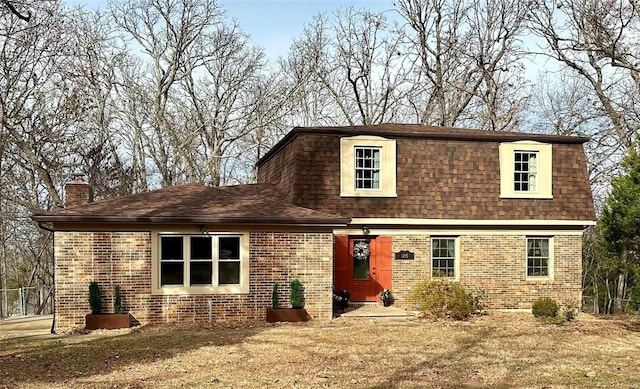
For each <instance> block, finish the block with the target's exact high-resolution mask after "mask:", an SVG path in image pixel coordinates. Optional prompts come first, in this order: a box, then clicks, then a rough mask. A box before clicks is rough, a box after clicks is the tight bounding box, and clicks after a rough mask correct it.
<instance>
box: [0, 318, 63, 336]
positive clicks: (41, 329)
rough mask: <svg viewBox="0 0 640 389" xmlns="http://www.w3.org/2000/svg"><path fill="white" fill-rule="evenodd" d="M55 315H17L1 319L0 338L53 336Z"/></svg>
mask: <svg viewBox="0 0 640 389" xmlns="http://www.w3.org/2000/svg"><path fill="white" fill-rule="evenodd" d="M52 321H53V315H40V316H16V317H10V318H7V319H4V320H0V340H4V339H15V338H31V337H43V338H44V337H52V336H55V335H52V334H51V323H52Z"/></svg>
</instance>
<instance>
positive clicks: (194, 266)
mask: <svg viewBox="0 0 640 389" xmlns="http://www.w3.org/2000/svg"><path fill="white" fill-rule="evenodd" d="M212 271H213V264H212V263H211V262H191V264H190V277H191V280H190V284H191V285H211V280H212V276H211V274H212Z"/></svg>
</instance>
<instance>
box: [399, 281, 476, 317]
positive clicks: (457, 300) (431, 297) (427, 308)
mask: <svg viewBox="0 0 640 389" xmlns="http://www.w3.org/2000/svg"><path fill="white" fill-rule="evenodd" d="M409 298H410V299H411V300H412V301H413V302H414V303H415V304H416V305H417V308H418V309H419V310H420V311H422V312H424V313H425V314H427V315H430V316H434V317H438V318H444V317H450V318H452V319H456V320H464V319H467V318H469V316H470V315H471V313H473V312H474V311H475V310H482V309H484V301H483V300H484V293H483V292H478V293H472V292H467V291H466V290H465V288H464V287H463V286H462V285H461V284H460V283H459V282H449V281H446V280H445V281H425V282H422V283H420V284H418V286H416V287H415V288H414V289H413V290H412V291H411V295H410V296H409Z"/></svg>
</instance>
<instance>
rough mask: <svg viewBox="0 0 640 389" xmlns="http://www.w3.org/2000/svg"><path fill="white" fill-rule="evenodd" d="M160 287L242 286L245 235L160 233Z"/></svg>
mask: <svg viewBox="0 0 640 389" xmlns="http://www.w3.org/2000/svg"><path fill="white" fill-rule="evenodd" d="M159 240H160V252H159V258H160V286H161V287H164V286H183V287H199V286H205V287H206V286H224V285H239V284H240V279H241V277H240V274H241V269H240V268H241V252H240V251H241V249H240V248H241V237H240V236H233V235H224V236H222V235H221V236H216V235H206V236H203V235H160V236H159Z"/></svg>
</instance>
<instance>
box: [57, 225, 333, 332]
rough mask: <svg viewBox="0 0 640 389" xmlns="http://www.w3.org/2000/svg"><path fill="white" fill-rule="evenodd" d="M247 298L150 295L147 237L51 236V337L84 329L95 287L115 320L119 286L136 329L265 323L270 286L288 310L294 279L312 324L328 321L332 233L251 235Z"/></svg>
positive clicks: (115, 234)
mask: <svg viewBox="0 0 640 389" xmlns="http://www.w3.org/2000/svg"><path fill="white" fill-rule="evenodd" d="M249 245H250V253H249V257H250V258H249V262H250V269H249V272H250V275H249V285H250V290H249V293H248V294H240V295H220V294H217V295H189V296H183V295H169V296H152V295H151V233H149V232H63V231H58V232H56V233H55V260H56V264H55V275H56V296H55V313H56V322H55V330H56V332H66V331H69V330H72V329H74V328H82V327H84V320H85V319H84V317H85V315H86V314H88V313H90V310H89V304H88V289H89V282H90V281H92V280H95V281H97V282H98V284H99V285H100V288H101V291H102V295H103V299H102V311H103V312H113V288H114V287H115V285H117V284H119V285H120V288H121V294H122V304H123V311H124V312H126V313H130V314H131V315H132V316H133V317H134V319H135V320H137V321H138V322H139V323H140V324H151V323H172V322H209V321H220V320H226V319H250V320H262V319H264V316H265V308H267V307H270V306H271V289H272V287H273V283H274V282H278V283H279V285H280V289H279V290H280V304H281V306H282V307H288V306H289V302H288V301H289V297H288V293H289V283H290V281H291V280H292V279H294V278H299V279H300V281H301V282H302V284H303V286H304V288H305V293H304V296H305V308H306V309H307V312H308V313H309V314H310V315H311V317H312V318H313V319H315V320H330V319H331V317H332V306H331V303H332V299H331V291H332V279H333V273H332V263H333V262H332V253H333V236H332V235H331V233H297V232H287V233H284V232H252V233H250V237H249Z"/></svg>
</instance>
